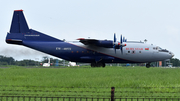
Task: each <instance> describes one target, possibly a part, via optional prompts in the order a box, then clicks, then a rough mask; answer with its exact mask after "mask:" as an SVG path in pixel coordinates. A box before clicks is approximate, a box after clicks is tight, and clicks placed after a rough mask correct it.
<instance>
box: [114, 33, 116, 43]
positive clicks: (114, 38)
mask: <svg viewBox="0 0 180 101" xmlns="http://www.w3.org/2000/svg"><path fill="white" fill-rule="evenodd" d="M114 42H116V33H114Z"/></svg>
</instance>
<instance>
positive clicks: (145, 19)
mask: <svg viewBox="0 0 180 101" xmlns="http://www.w3.org/2000/svg"><path fill="white" fill-rule="evenodd" d="M179 5H180V0H1V1H0V12H1V15H0V40H1V42H0V55H4V56H10V57H13V58H14V59H15V60H23V59H33V60H41V59H42V57H43V56H49V57H51V56H50V55H47V54H44V53H41V52H38V51H35V50H33V49H30V48H26V47H24V46H18V45H12V44H6V42H5V38H6V34H7V32H9V30H10V25H11V20H12V16H13V11H14V10H19V9H22V10H24V11H23V12H24V14H25V17H26V20H27V22H28V25H29V27H30V28H32V29H35V30H37V31H40V32H43V33H45V34H48V35H50V36H53V37H56V38H58V39H65V40H67V41H72V40H76V39H78V38H88V37H90V38H95V39H101V40H103V39H108V40H113V37H114V36H113V35H114V33H116V37H117V40H119V37H120V35H121V34H122V35H123V36H125V37H126V38H127V40H131V41H132V40H133V41H144V40H145V39H147V40H148V41H147V43H149V44H153V45H158V46H160V47H161V48H164V49H167V50H170V51H171V52H173V53H174V54H175V56H174V58H178V59H180V52H179V50H180V47H179V44H180V40H179V38H180V6H179Z"/></svg>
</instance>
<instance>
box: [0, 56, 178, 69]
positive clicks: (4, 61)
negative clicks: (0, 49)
mask: <svg viewBox="0 0 180 101" xmlns="http://www.w3.org/2000/svg"><path fill="white" fill-rule="evenodd" d="M50 60H51V63H52V65H55V64H56V62H57V61H58V63H62V64H63V60H59V59H53V58H50ZM47 62H48V57H46V56H44V57H42V61H35V60H31V59H24V60H19V61H18V60H15V59H14V58H13V57H7V56H3V55H0V65H17V66H40V65H41V64H42V63H47ZM170 62H171V63H172V64H173V66H175V67H179V66H180V60H179V59H177V58H172V59H170ZM137 66H144V64H137Z"/></svg>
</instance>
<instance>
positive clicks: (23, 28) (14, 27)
mask: <svg viewBox="0 0 180 101" xmlns="http://www.w3.org/2000/svg"><path fill="white" fill-rule="evenodd" d="M27 32H29V27H28V25H27V22H26V19H25V17H24V14H23V10H15V11H14V14H13V19H12V23H11V28H10V33H27Z"/></svg>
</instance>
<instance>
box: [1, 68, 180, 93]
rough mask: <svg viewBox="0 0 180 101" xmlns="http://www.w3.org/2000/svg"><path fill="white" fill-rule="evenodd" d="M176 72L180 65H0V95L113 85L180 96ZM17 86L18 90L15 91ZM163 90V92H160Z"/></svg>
mask: <svg viewBox="0 0 180 101" xmlns="http://www.w3.org/2000/svg"><path fill="white" fill-rule="evenodd" d="M179 73H180V68H157V67H154V68H146V67H105V68H81V67H80V68H78V67H72V68H68V67H67V68H24V67H14V66H11V67H10V68H0V95H8V94H12V95H13V94H20V95H21V94H39V93H42V94H44V93H45V92H46V91H52V92H46V94H47V93H48V94H57V95H58V94H64V93H66V94H67V95H68V94H70V95H71V94H72V95H76V94H79V93H77V92H78V91H79V92H83V91H87V92H83V94H84V95H86V94H90V95H93V94H94V93H95V92H94V91H96V92H100V93H101V92H107V94H101V95H107V96H108V95H110V92H109V91H110V88H111V87H112V86H114V87H116V91H117V93H118V92H119V93H121V96H147V94H146V93H142V92H148V96H150V95H151V96H172V97H173V96H180V94H179V92H180V80H179V79H180V74H179ZM173 87H175V88H173ZM18 90H20V91H21V92H17V91H18ZM24 90H25V91H24ZM28 90H33V92H31V91H30V92H28ZM35 90H39V91H40V92H37V91H35ZM26 91H27V92H26ZM53 91H57V92H53ZM61 91H63V92H61ZM66 91H67V92H66ZM68 91H69V92H68ZM90 91H92V92H90ZM122 91H124V92H126V93H122ZM133 92H134V93H133ZM158 92H159V93H158ZM162 92H163V95H161V94H162ZM171 92H172V93H171ZM174 92H176V93H174ZM131 93H132V94H131ZM83 94H82V93H81V95H83ZM143 94H144V95H143ZM158 94H159V95H158Z"/></svg>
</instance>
